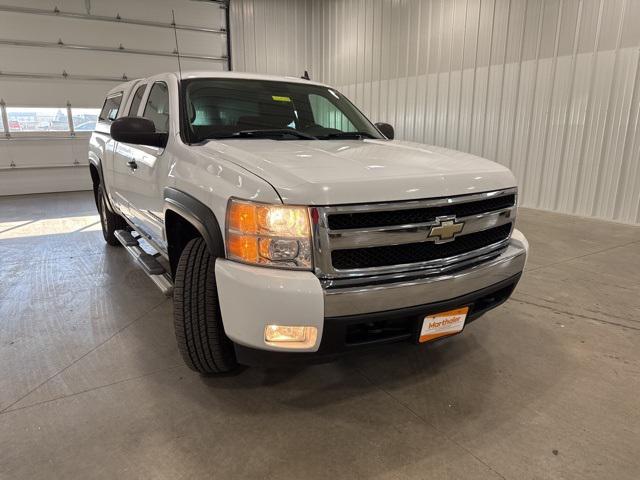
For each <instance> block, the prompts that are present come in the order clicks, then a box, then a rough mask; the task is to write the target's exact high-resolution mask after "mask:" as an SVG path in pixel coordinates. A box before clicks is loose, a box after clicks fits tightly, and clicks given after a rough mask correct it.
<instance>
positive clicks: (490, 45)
mask: <svg viewBox="0 0 640 480" xmlns="http://www.w3.org/2000/svg"><path fill="white" fill-rule="evenodd" d="M495 23H496V0H493V12H492V13H491V34H490V35H489V64H488V65H487V91H486V92H485V97H484V123H483V125H482V146H481V147H480V155H481V156H484V143H485V139H486V129H487V110H488V108H489V82H490V80H491V59H492V56H493V33H494V29H495Z"/></svg>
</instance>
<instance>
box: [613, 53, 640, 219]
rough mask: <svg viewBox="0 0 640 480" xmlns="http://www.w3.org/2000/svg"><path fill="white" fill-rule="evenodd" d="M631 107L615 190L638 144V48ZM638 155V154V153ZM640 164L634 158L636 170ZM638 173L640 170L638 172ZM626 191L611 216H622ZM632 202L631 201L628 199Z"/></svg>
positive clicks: (639, 212) (625, 175) (639, 216)
mask: <svg viewBox="0 0 640 480" xmlns="http://www.w3.org/2000/svg"><path fill="white" fill-rule="evenodd" d="M631 105H632V106H634V107H635V109H636V116H635V119H634V117H633V108H630V109H629V117H628V120H627V131H626V134H625V145H624V149H623V153H622V160H623V161H622V168H621V169H620V175H619V176H618V179H617V182H616V190H618V189H619V187H620V181H621V180H622V179H627V178H629V176H628V175H629V170H630V166H631V161H632V159H633V144H634V141H635V142H636V143H638V144H640V128H639V127H640V48H638V49H637V59H636V74H635V81H634V84H633V95H632V96H631ZM639 153H640V152H639ZM638 164H640V155H639V156H638V158H636V168H637V167H638ZM638 171H640V170H638ZM627 183H628V182H627ZM625 193H626V189H625V190H623V194H622V195H620V194H619V195H618V196H617V197H616V201H615V206H614V212H613V216H614V218H619V217H621V216H622V212H621V209H622V199H623V198H624V197H625V196H626V195H625ZM630 200H632V199H630ZM635 221H636V222H640V195H639V196H638V206H637V209H636V215H635Z"/></svg>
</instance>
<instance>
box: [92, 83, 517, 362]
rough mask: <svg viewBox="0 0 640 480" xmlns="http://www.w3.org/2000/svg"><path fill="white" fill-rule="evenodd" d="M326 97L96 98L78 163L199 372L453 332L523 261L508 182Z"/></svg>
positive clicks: (155, 90)
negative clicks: (161, 298) (159, 293)
mask: <svg viewBox="0 0 640 480" xmlns="http://www.w3.org/2000/svg"><path fill="white" fill-rule="evenodd" d="M393 136H394V135H393V128H392V127H391V126H390V125H388V124H383V123H378V124H375V125H374V124H372V123H371V122H370V121H369V120H368V119H367V118H366V117H365V116H364V115H363V114H362V113H361V112H360V111H359V110H358V109H357V108H356V107H355V106H354V105H353V104H352V103H351V102H349V100H348V99H347V98H345V97H344V95H342V94H341V93H340V92H338V91H337V90H335V89H333V88H331V87H330V86H327V85H323V84H320V83H315V82H311V81H308V80H305V79H298V78H288V77H271V76H263V75H251V74H244V73H243V74H238V73H222V72H193V73H186V74H183V75H182V76H179V75H178V74H177V73H166V74H161V75H157V76H154V77H151V78H145V79H139V80H134V81H131V82H127V83H124V84H122V85H119V86H117V87H116V88H114V89H112V90H111V91H110V92H109V93H108V94H107V97H106V100H105V102H104V106H103V108H102V111H101V113H100V118H99V120H98V124H97V127H96V131H95V133H94V134H93V135H92V137H91V141H90V147H89V161H90V170H91V177H92V180H93V186H94V192H95V198H96V205H97V207H98V210H99V212H100V217H101V220H102V230H103V233H104V238H105V240H106V241H107V243H108V244H109V245H114V246H116V245H124V247H125V248H126V249H127V250H128V251H129V253H131V254H132V255H133V256H134V257H135V258H136V259H137V260H138V262H139V263H140V265H141V266H142V267H143V268H144V270H145V271H146V272H147V274H148V275H149V277H150V278H151V279H152V280H153V281H154V282H155V283H156V284H157V285H158V286H159V287H160V288H161V289H162V290H163V291H164V292H165V293H166V294H167V295H173V306H174V322H175V331H176V338H177V341H178V346H179V348H180V352H181V353H182V356H183V358H184V360H185V362H186V363H187V364H188V365H189V367H191V368H192V369H194V370H196V371H198V372H202V373H208V374H211V373H225V372H229V371H231V370H233V369H235V368H236V367H237V366H238V364H245V365H256V364H257V365H264V364H274V363H275V364H278V363H280V364H282V363H291V362H296V361H299V360H303V361H316V360H327V359H331V358H334V357H336V356H337V355H340V354H343V353H345V352H350V351H356V350H359V349H362V348H366V347H373V346H376V345H379V344H383V343H389V342H398V341H406V342H416V343H417V342H427V341H431V340H434V339H436V338H441V337H445V336H449V335H454V334H456V333H459V332H461V331H462V329H463V328H464V327H465V326H466V325H467V324H468V323H469V322H471V321H472V320H475V319H477V318H478V317H479V316H481V315H482V314H483V313H485V312H487V311H488V310H490V309H492V308H494V307H496V306H497V305H499V304H500V303H502V302H504V301H505V300H506V299H507V298H508V297H509V296H510V294H511V293H512V291H513V289H514V288H515V286H516V284H517V282H518V280H519V279H520V276H521V274H522V271H523V269H524V266H525V262H526V258H527V252H528V248H529V247H528V244H527V241H526V239H525V238H524V236H523V235H522V234H521V233H520V232H519V231H518V230H515V229H514V224H515V219H516V211H517V189H516V181H515V179H514V177H513V175H512V174H511V172H510V171H509V170H508V169H506V168H505V167H503V166H501V165H498V164H496V163H494V162H491V161H488V160H485V159H482V158H479V157H476V156H473V155H469V154H466V153H461V152H457V151H452V150H447V149H444V148H439V147H433V146H428V145H421V144H417V143H410V142H403V141H397V140H393Z"/></svg>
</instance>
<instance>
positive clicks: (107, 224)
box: [96, 185, 129, 247]
mask: <svg viewBox="0 0 640 480" xmlns="http://www.w3.org/2000/svg"><path fill="white" fill-rule="evenodd" d="M96 203H97V205H98V212H99V213H100V225H102V236H103V237H104V240H105V242H107V243H108V244H109V245H112V246H114V247H119V246H120V245H121V244H120V242H119V241H118V239H117V238H116V237H115V235H114V233H115V231H116V230H126V229H128V228H129V226H128V225H127V222H125V221H124V219H123V218H122V217H121V216H120V215H118V214H116V213H113V212H112V211H111V210H109V207H108V206H107V201H106V199H105V196H104V192H103V191H102V185H98V189H97V191H96Z"/></svg>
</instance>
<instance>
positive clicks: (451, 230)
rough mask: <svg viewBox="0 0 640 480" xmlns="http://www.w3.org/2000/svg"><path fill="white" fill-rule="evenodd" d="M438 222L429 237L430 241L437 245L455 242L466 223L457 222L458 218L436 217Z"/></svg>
mask: <svg viewBox="0 0 640 480" xmlns="http://www.w3.org/2000/svg"><path fill="white" fill-rule="evenodd" d="M436 222H438V223H437V224H436V225H434V226H432V227H431V230H430V231H429V235H428V236H427V239H428V240H435V242H436V243H444V242H449V241H451V240H453V239H454V238H455V237H456V235H458V234H459V233H460V232H462V229H463V228H464V222H456V217H436Z"/></svg>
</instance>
